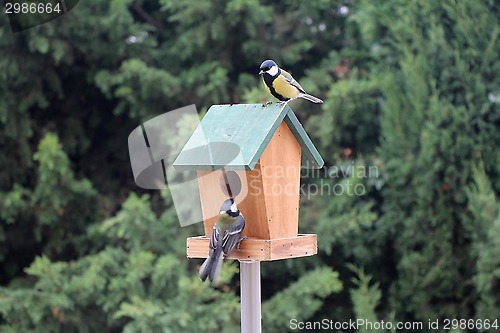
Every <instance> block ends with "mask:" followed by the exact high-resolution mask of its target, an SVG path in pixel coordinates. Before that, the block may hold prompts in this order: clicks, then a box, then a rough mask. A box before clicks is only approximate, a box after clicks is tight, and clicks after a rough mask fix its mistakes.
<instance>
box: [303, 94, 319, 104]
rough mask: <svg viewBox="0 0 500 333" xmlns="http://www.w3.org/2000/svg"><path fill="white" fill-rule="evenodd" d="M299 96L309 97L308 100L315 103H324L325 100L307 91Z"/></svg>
mask: <svg viewBox="0 0 500 333" xmlns="http://www.w3.org/2000/svg"><path fill="white" fill-rule="evenodd" d="M297 97H300V98H304V99H307V100H308V101H311V102H313V103H323V100H321V99H319V98H318V97H315V96H313V95H309V94H306V93H300V94H298V95H297Z"/></svg>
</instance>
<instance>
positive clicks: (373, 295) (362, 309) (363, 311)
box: [347, 264, 383, 333]
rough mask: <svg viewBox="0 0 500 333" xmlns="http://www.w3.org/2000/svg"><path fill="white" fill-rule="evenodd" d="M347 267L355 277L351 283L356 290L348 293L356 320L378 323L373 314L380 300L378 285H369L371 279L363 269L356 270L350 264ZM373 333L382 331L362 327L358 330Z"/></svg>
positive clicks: (362, 332) (380, 294)
mask: <svg viewBox="0 0 500 333" xmlns="http://www.w3.org/2000/svg"><path fill="white" fill-rule="evenodd" d="M347 266H348V268H349V269H350V270H351V271H352V272H353V273H355V274H356V275H357V278H353V283H354V284H355V285H356V286H357V287H358V288H357V289H353V290H351V291H350V293H351V299H352V304H353V308H354V313H355V314H356V318H362V319H365V320H366V321H369V322H371V323H375V322H380V321H379V320H378V318H377V314H376V312H375V310H376V307H377V306H378V305H379V303H380V300H381V298H382V293H381V292H380V287H379V284H378V283H375V284H373V285H370V282H371V279H372V277H371V276H369V275H366V274H365V272H364V271H363V269H361V268H357V267H356V266H354V265H352V264H349V265H347ZM373 331H375V332H377V331H383V330H368V329H367V328H366V327H362V328H361V329H360V330H358V332H360V333H364V332H373Z"/></svg>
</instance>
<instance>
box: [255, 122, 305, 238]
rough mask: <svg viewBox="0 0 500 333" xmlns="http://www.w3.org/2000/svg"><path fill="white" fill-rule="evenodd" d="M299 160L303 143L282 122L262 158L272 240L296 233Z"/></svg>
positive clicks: (263, 180) (292, 235)
mask: <svg viewBox="0 0 500 333" xmlns="http://www.w3.org/2000/svg"><path fill="white" fill-rule="evenodd" d="M300 161H301V148H300V145H299V143H298V142H297V140H295V137H294V135H293V134H292V132H291V131H290V129H289V128H288V126H287V125H286V124H285V122H282V123H281V124H280V127H279V128H278V130H277V131H276V133H275V134H274V136H273V138H272V139H271V141H270V142H269V145H268V146H267V148H266V150H265V151H264V154H262V157H261V158H260V161H259V162H260V169H261V173H262V184H263V192H264V196H265V205H266V212H267V224H268V228H269V236H270V239H274V238H286V237H295V236H297V233H298V230H299V229H298V228H299V224H298V223H299V196H300Z"/></svg>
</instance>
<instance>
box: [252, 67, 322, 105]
mask: <svg viewBox="0 0 500 333" xmlns="http://www.w3.org/2000/svg"><path fill="white" fill-rule="evenodd" d="M259 75H262V78H263V79H264V83H265V84H266V88H267V90H268V91H269V93H270V94H271V95H273V96H274V97H276V98H277V99H279V100H280V101H282V102H288V101H291V100H294V99H296V98H304V99H307V100H309V101H311V102H313V103H323V101H322V100H321V99H319V98H318V97H314V96H312V95H309V94H308V93H306V92H305V91H304V88H302V86H301V85H300V84H299V83H298V82H297V81H296V80H295V79H294V78H293V77H292V75H291V74H290V73H288V72H286V71H285V70H284V69H281V68H279V67H278V65H277V64H276V63H275V62H274V61H273V60H265V61H264V62H263V63H262V64H261V65H260V72H259Z"/></svg>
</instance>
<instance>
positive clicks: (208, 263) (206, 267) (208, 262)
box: [199, 256, 214, 281]
mask: <svg viewBox="0 0 500 333" xmlns="http://www.w3.org/2000/svg"><path fill="white" fill-rule="evenodd" d="M213 261H214V260H213V256H210V257H208V258H207V259H205V261H204V262H203V265H201V267H200V272H199V274H200V279H201V281H205V280H206V279H207V277H208V274H209V273H210V270H211V269H212V264H213Z"/></svg>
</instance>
